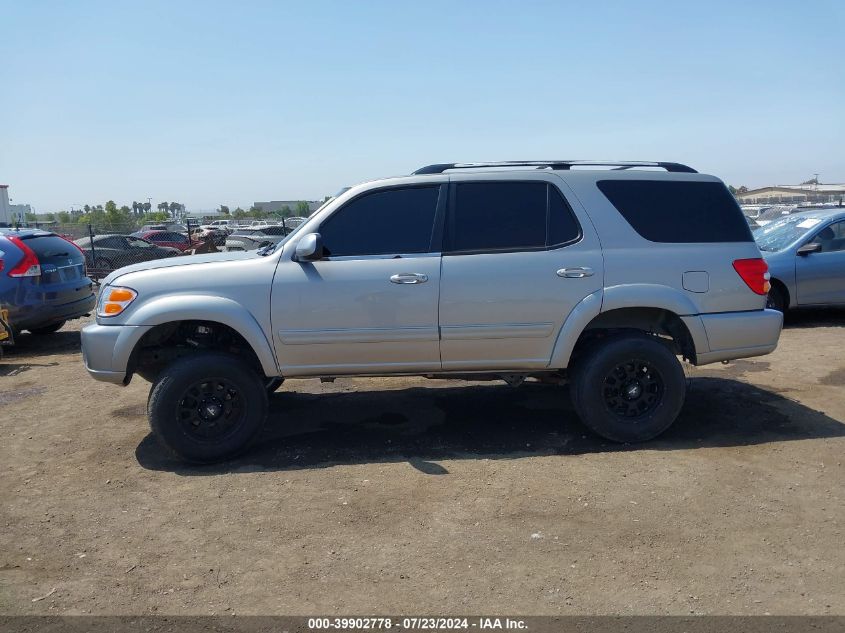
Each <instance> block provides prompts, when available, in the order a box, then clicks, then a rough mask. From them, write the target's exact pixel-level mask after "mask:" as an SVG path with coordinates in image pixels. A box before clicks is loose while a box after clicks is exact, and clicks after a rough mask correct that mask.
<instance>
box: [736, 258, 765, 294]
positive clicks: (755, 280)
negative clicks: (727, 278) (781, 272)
mask: <svg viewBox="0 0 845 633" xmlns="http://www.w3.org/2000/svg"><path fill="white" fill-rule="evenodd" d="M734 270H735V271H736V272H737V273H738V274H739V276H740V277H742V280H743V281H744V282H745V284H746V285H747V286H748V287H749V288H751V290H753V291H754V292H756V293H757V294H758V295H765V294H768V292H769V289H770V288H771V287H772V284H770V283H769V279H770V277H771V275H769V265H768V264H767V263H766V260H765V259H763V258H762V257H755V258H753V259H735V260H734Z"/></svg>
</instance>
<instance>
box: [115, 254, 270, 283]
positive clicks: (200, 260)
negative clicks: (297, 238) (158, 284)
mask: <svg viewBox="0 0 845 633" xmlns="http://www.w3.org/2000/svg"><path fill="white" fill-rule="evenodd" d="M255 257H260V255H257V254H256V253H255V251H249V252H244V251H235V252H226V253H208V254H206V255H179V256H178V257H167V258H165V259H154V260H152V261H150V262H142V263H140V264H132V265H130V266H124V267H123V268H118V269H117V270H115V271H113V272H112V273H110V274H109V276H108V277H106V278H105V279H104V280H103V282H102V285H103V286H105V285H107V284H110V283H112V282H113V281H114V280H115V279H117V278H118V277H122V276H123V275H126V274H128V273H136V272H140V271H144V270H155V269H157V268H171V267H173V266H202V265H203V264H213V263H217V262H231V261H236V260H240V259H253V258H255ZM200 274H201V273H200Z"/></svg>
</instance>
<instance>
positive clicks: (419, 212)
mask: <svg viewBox="0 0 845 633" xmlns="http://www.w3.org/2000/svg"><path fill="white" fill-rule="evenodd" d="M438 193H439V186H437V185H434V186H430V187H409V188H406V189H386V190H381V191H375V192H372V193H367V194H364V195H363V196H361V197H359V198H355V199H354V200H352V201H351V202H349V203H348V204H346V205H345V206H344V207H343V208H341V209H340V210H339V211H337V212H336V213H335V214H334V215H332V216H331V217H330V218H329V219H328V220H326V221H325V222H324V223H323V225H322V226H321V227H320V235H321V236H322V238H323V248H324V249H325V252H326V255H330V256H342V255H388V254H391V253H427V252H429V251H431V234H432V230H433V228H434V214H435V212H436V211H437V196H438Z"/></svg>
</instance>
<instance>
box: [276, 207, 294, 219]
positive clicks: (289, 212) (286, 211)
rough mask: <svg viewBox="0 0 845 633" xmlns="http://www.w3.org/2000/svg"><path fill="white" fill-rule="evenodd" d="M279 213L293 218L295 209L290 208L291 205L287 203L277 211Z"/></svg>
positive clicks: (284, 216)
mask: <svg viewBox="0 0 845 633" xmlns="http://www.w3.org/2000/svg"><path fill="white" fill-rule="evenodd" d="M277 213H278V214H279V215H281V216H282V217H283V218H292V217H293V209H291V208H290V205H287V204H286V205H285V206H283V207H282V208H281V209H279V210H278V211H277Z"/></svg>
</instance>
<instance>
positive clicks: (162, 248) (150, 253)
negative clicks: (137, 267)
mask: <svg viewBox="0 0 845 633" xmlns="http://www.w3.org/2000/svg"><path fill="white" fill-rule="evenodd" d="M39 228H43V229H45V230H49V231H51V232H53V233H56V234H57V235H61V236H62V237H64V238H65V239H68V240H70V241H72V242H73V243H74V244H76V245H77V246H78V247H79V248H80V250H81V251H82V252H83V254H84V255H85V263H86V267H87V271H88V276H89V277H90V278H91V279H94V280H99V279H102V278H103V277H105V276H106V275H108V274H109V273H111V272H112V271H113V270H117V269H118V268H122V267H123V266H129V265H131V264H140V263H144V262H149V261H153V260H157V259H166V258H170V257H182V256H189V255H192V254H196V253H207V252H215V251H218V250H220V249H221V248H222V247H223V245H224V244H225V241H226V235H225V233H224V232H222V231H214V230H208V229H201V228H200V225H199V223H198V222H196V221H188V222H186V223H185V224H182V225H174V224H167V225H145V226H142V227H140V228H139V227H138V226H137V224H134V223H120V224H109V223H102V224H40V226H39Z"/></svg>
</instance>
